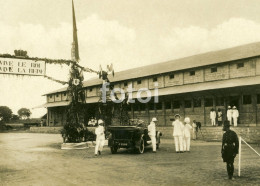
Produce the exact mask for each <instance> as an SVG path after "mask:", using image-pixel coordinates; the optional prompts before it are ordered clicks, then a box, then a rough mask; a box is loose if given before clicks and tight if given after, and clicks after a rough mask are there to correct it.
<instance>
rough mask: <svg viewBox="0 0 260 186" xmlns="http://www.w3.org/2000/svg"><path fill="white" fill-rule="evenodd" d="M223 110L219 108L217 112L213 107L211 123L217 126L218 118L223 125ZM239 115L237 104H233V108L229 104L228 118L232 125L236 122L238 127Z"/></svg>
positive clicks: (219, 124) (219, 123) (235, 124)
mask: <svg viewBox="0 0 260 186" xmlns="http://www.w3.org/2000/svg"><path fill="white" fill-rule="evenodd" d="M222 117H223V116H222V111H221V109H218V112H217V113H216V111H215V110H214V109H213V108H212V109H211V111H210V121H211V125H212V126H216V120H217V121H218V126H221V125H222V121H223V120H222ZM238 117H239V112H238V110H237V107H236V106H233V108H231V106H228V110H227V120H228V121H229V124H230V125H232V124H234V127H237V120H238Z"/></svg>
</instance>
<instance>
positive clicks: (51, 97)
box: [47, 94, 55, 103]
mask: <svg viewBox="0 0 260 186" xmlns="http://www.w3.org/2000/svg"><path fill="white" fill-rule="evenodd" d="M54 96H55V94H50V95H47V102H48V103H51V102H54Z"/></svg>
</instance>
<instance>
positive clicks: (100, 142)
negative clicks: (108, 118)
mask: <svg viewBox="0 0 260 186" xmlns="http://www.w3.org/2000/svg"><path fill="white" fill-rule="evenodd" d="M103 124H104V122H103V120H102V119H99V120H98V127H97V128H96V129H95V134H96V136H97V137H96V146H95V156H97V154H99V155H101V152H102V150H103V146H104V143H105V133H104V127H103Z"/></svg>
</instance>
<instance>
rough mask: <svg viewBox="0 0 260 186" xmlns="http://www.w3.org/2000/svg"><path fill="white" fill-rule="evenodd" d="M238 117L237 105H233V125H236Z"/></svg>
mask: <svg viewBox="0 0 260 186" xmlns="http://www.w3.org/2000/svg"><path fill="white" fill-rule="evenodd" d="M238 117H239V112H238V110H237V107H236V106H234V107H233V111H232V118H233V122H234V127H237V118H238Z"/></svg>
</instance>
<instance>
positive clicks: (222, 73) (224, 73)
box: [205, 65, 229, 81]
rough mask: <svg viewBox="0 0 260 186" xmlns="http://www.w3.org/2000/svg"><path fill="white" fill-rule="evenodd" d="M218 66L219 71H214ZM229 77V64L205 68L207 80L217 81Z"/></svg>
mask: <svg viewBox="0 0 260 186" xmlns="http://www.w3.org/2000/svg"><path fill="white" fill-rule="evenodd" d="M213 68H217V72H212V70H213ZM228 78H229V65H216V66H212V67H208V68H205V81H215V80H222V79H228Z"/></svg>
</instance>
